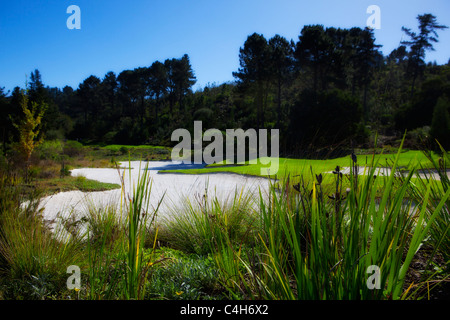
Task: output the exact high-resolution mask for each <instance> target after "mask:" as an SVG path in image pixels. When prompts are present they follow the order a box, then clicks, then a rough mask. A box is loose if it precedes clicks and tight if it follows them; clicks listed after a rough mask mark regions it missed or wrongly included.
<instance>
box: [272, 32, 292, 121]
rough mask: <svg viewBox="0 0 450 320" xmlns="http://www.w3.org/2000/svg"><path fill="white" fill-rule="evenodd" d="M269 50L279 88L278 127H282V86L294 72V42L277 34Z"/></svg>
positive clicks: (273, 72)
mask: <svg viewBox="0 0 450 320" xmlns="http://www.w3.org/2000/svg"><path fill="white" fill-rule="evenodd" d="M269 50H270V52H269V57H270V62H269V63H270V68H271V70H270V73H271V75H272V78H273V79H274V81H275V83H276V88H277V128H280V126H281V121H282V111H281V95H282V86H283V84H284V82H285V81H286V80H287V79H288V78H289V76H290V75H291V74H292V70H293V66H294V57H293V54H294V50H293V43H289V41H287V40H286V38H284V37H281V36H280V35H275V36H274V37H273V38H271V39H270V40H269Z"/></svg>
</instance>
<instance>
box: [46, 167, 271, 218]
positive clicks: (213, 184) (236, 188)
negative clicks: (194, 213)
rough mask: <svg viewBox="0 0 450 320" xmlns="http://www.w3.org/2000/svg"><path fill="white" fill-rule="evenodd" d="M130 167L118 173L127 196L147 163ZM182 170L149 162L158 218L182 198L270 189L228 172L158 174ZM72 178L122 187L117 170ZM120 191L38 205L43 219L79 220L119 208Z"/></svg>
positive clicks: (65, 195) (68, 195)
mask: <svg viewBox="0 0 450 320" xmlns="http://www.w3.org/2000/svg"><path fill="white" fill-rule="evenodd" d="M129 164H130V165H131V175H130V171H129V169H125V170H123V169H122V170H120V174H123V177H124V182H125V183H124V184H125V191H126V192H127V194H129V193H131V192H132V187H133V186H132V185H131V183H136V181H137V179H138V177H139V174H142V171H143V170H144V168H145V166H146V165H147V162H139V161H132V162H131V163H129V162H122V163H121V166H122V167H125V168H129ZM183 167H185V166H184V165H183V164H181V163H180V162H170V161H150V162H148V169H149V177H150V179H151V181H152V182H151V194H150V208H149V211H152V210H153V209H155V208H156V207H157V206H158V203H159V202H160V201H161V199H163V200H162V202H161V206H160V208H159V210H158V217H159V218H161V217H162V216H166V217H167V215H168V213H169V212H170V211H171V209H172V211H173V209H174V207H176V206H177V205H179V204H180V202H181V201H182V199H184V198H185V197H189V198H190V199H193V197H198V196H200V197H201V196H203V195H204V194H205V193H207V194H208V197H214V196H217V198H218V199H219V200H223V201H226V199H228V198H232V197H234V195H235V193H236V192H238V193H239V192H241V190H242V189H244V192H252V193H254V195H255V197H258V194H259V190H261V191H262V192H263V193H266V192H267V191H268V189H269V180H268V179H265V178H258V177H249V176H242V175H237V174H230V173H220V174H219V173H215V174H200V175H191V174H171V173H158V170H161V169H169V168H170V169H177V168H180V169H181V168H183ZM72 175H73V176H79V175H82V176H84V177H86V178H87V179H92V180H97V181H101V182H107V183H117V184H121V179H120V175H119V172H118V171H117V170H116V169H108V168H102V169H97V168H96V169H91V168H84V169H74V170H72ZM121 192H122V191H121V189H115V190H109V191H100V192H81V191H70V192H61V193H58V194H55V195H52V196H49V197H46V198H43V199H42V200H41V206H42V207H43V208H44V219H46V220H54V219H57V218H59V219H61V218H62V219H65V218H68V217H74V218H77V219H79V218H81V217H82V216H84V215H85V214H86V213H87V210H88V207H89V206H90V207H91V208H92V207H94V208H102V207H105V206H108V205H117V206H118V205H120V199H121V197H122V194H121ZM256 199H257V198H256Z"/></svg>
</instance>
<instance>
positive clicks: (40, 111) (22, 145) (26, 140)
mask: <svg viewBox="0 0 450 320" xmlns="http://www.w3.org/2000/svg"><path fill="white" fill-rule="evenodd" d="M21 93H22V100H21V102H20V105H21V107H22V111H23V118H22V119H21V121H20V122H18V123H14V126H15V127H16V128H17V130H18V131H19V141H18V142H17V143H16V144H14V148H15V149H16V150H17V151H18V152H19V153H21V154H22V155H23V156H24V159H25V180H26V183H28V168H29V166H30V163H29V162H30V158H31V154H32V153H33V151H34V149H35V148H36V147H37V146H38V145H40V144H41V143H42V141H43V137H42V136H40V137H39V132H40V125H41V121H42V117H43V116H44V113H45V109H46V105H44V104H38V103H36V102H34V101H32V102H31V107H28V100H29V98H28V94H27V92H24V91H23V90H22V92H21Z"/></svg>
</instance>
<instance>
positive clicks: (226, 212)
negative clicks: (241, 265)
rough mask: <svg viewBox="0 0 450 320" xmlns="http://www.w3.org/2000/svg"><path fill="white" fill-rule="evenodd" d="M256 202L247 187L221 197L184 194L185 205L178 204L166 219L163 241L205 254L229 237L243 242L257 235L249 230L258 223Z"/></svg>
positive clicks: (235, 243) (234, 242)
mask: <svg viewBox="0 0 450 320" xmlns="http://www.w3.org/2000/svg"><path fill="white" fill-rule="evenodd" d="M254 204H255V202H254V200H253V198H252V195H251V194H250V193H246V192H244V188H242V189H241V190H240V191H237V190H236V191H235V193H234V194H231V195H230V196H228V197H227V198H225V199H223V200H220V199H219V197H218V196H217V195H213V196H211V195H208V188H207V187H206V188H205V193H204V194H203V195H199V194H196V195H194V197H192V198H191V197H188V196H186V197H184V198H183V200H182V201H181V204H178V205H174V206H173V207H172V210H171V213H170V214H169V215H168V217H166V218H165V220H164V221H163V226H164V228H162V230H161V233H160V240H162V241H165V242H168V244H169V245H170V246H171V247H173V248H176V249H178V250H182V251H184V252H188V253H196V254H200V255H205V254H208V253H210V252H211V248H212V247H216V246H217V244H218V241H220V240H221V239H224V237H226V238H227V239H229V241H230V243H231V245H233V246H239V244H240V243H243V242H246V241H248V240H249V239H251V240H253V235H252V236H250V234H249V232H250V230H252V225H253V224H255V217H256V216H255V214H254V210H255V206H254Z"/></svg>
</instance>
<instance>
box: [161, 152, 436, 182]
mask: <svg viewBox="0 0 450 320" xmlns="http://www.w3.org/2000/svg"><path fill="white" fill-rule="evenodd" d="M374 157H375V160H378V161H379V162H378V166H380V167H390V166H391V165H392V163H393V161H394V159H395V154H377V155H375V156H374ZM436 158H437V156H436ZM268 159H269V158H264V159H263V160H268ZM357 159H358V161H357V163H358V165H359V166H364V165H366V164H369V163H370V162H371V160H372V155H366V154H361V155H357ZM278 161H279V170H278V172H277V174H276V176H277V178H283V177H287V175H288V174H290V175H291V176H293V175H300V174H305V173H307V174H310V173H311V170H312V173H313V174H320V173H322V174H324V173H326V172H330V171H332V170H333V169H334V168H335V167H336V166H340V167H341V168H342V167H349V165H350V156H346V157H341V158H335V159H327V160H312V159H290V158H279V160H278ZM266 162H267V161H266ZM419 163H420V164H422V166H424V167H426V168H428V167H432V166H431V162H430V161H429V160H428V159H427V158H426V157H425V155H424V154H423V153H422V152H421V151H407V152H404V153H402V154H401V156H400V159H399V162H398V167H399V168H405V169H410V168H412V167H413V166H414V165H418V164H419ZM264 168H268V165H265V164H262V163H261V161H260V160H259V159H258V163H257V164H249V163H248V161H246V162H245V163H238V164H237V165H223V163H217V164H212V165H208V166H206V167H205V168H202V169H184V170H164V172H167V173H168V172H172V173H186V174H202V173H218V172H230V173H238V174H245V175H252V176H267V175H265V174H262V173H261V169H264ZM264 171H265V170H263V172H264ZM272 177H273V176H272Z"/></svg>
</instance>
